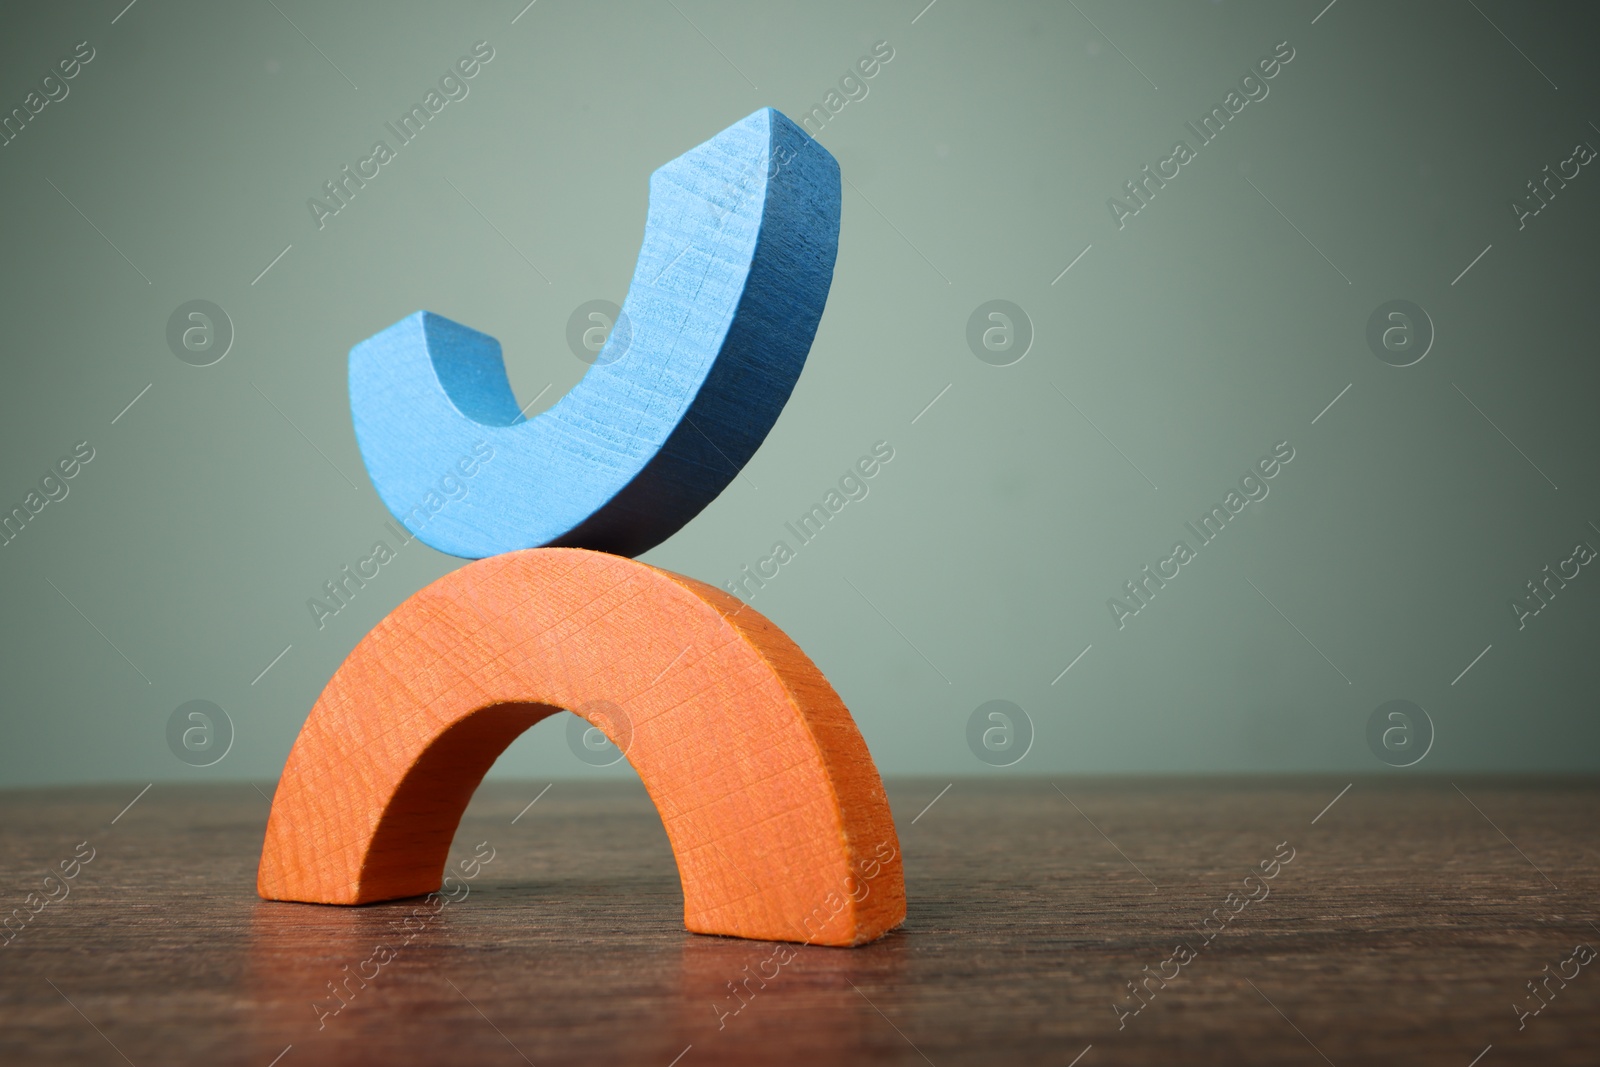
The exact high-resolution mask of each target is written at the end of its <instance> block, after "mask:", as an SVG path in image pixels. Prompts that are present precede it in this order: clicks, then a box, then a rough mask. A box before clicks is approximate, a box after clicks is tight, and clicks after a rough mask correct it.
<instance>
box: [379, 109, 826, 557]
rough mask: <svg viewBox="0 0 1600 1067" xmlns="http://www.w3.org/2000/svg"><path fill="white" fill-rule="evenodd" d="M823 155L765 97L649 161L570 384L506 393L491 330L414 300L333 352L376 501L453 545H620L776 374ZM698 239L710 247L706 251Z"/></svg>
mask: <svg viewBox="0 0 1600 1067" xmlns="http://www.w3.org/2000/svg"><path fill="white" fill-rule="evenodd" d="M839 210H840V203H839V170H838V164H837V163H836V162H835V161H834V159H833V157H832V156H831V155H830V154H829V153H828V152H827V150H826V149H824V148H823V147H822V146H821V145H820V144H818V143H817V142H816V141H815V140H813V139H812V138H811V137H810V136H809V135H808V134H806V133H805V132H804V131H803V130H801V129H800V128H799V127H797V126H795V125H794V123H792V122H790V121H789V120H788V119H787V118H785V117H784V116H783V115H781V114H780V113H778V112H776V111H774V110H772V109H770V108H764V109H762V110H760V111H758V112H756V113H755V114H753V115H751V116H749V117H748V118H746V119H744V120H742V121H740V122H739V123H737V124H735V125H734V126H731V127H729V128H728V129H726V130H724V131H723V132H722V133H719V134H718V135H717V136H716V137H713V138H712V139H711V140H709V141H707V142H706V143H704V144H702V145H700V146H698V147H697V148H695V149H693V150H691V151H689V152H687V153H685V154H684V155H682V156H679V157H678V158H677V159H675V160H673V161H671V162H670V163H668V164H666V165H665V166H663V167H661V168H660V169H659V170H657V171H656V172H655V173H654V174H653V175H651V178H650V207H649V214H648V219H647V222H646V226H645V234H644V240H643V243H642V247H641V249H640V253H639V259H638V263H637V265H636V267H635V269H634V276H633V281H632V283H631V285H630V286H629V289H628V295H627V298H626V300H625V301H624V303H623V312H624V314H625V315H626V316H627V318H628V320H629V322H630V325H631V340H630V342H629V344H628V347H627V350H626V352H625V353H624V354H622V355H621V356H620V357H618V358H615V361H614V362H608V360H610V359H611V358H612V357H614V356H616V355H617V353H616V350H615V349H613V348H611V345H612V343H613V342H614V341H615V340H616V339H617V337H618V336H620V334H621V331H614V332H613V336H612V338H611V339H610V340H608V342H607V348H606V349H603V350H602V352H601V355H600V358H599V360H597V362H596V363H595V364H594V365H593V366H591V367H590V369H589V371H588V373H587V374H585V375H584V377H583V379H582V380H581V381H580V382H579V383H578V384H577V385H576V386H574V387H573V389H572V391H571V392H569V393H568V394H567V395H566V396H564V397H562V398H561V400H559V401H558V402H557V403H556V404H555V405H554V406H552V407H551V408H550V409H549V410H547V411H545V412H543V413H542V414H540V415H539V416H537V417H535V418H533V419H531V420H530V419H524V418H523V417H522V416H521V414H520V413H519V410H518V406H517V402H516V399H515V397H514V395H513V394H512V391H511V387H510V384H509V382H508V381H507V380H506V375H505V365H504V362H503V360H502V358H501V354H500V345H499V343H498V342H497V341H495V339H494V338H492V337H489V336H487V335H485V334H482V333H479V332H477V331H475V330H472V329H469V328H468V327H466V326H462V325H460V324H458V323H455V322H451V321H450V320H449V319H445V318H443V317H441V316H438V315H434V314H432V313H430V312H417V313H416V314H414V315H411V316H408V317H407V318H405V319H402V320H401V321H400V322H398V323H396V324H395V325H393V326H391V327H389V328H388V329H387V330H384V331H383V332H382V333H379V334H377V335H375V336H373V337H371V338H369V339H367V340H366V341H363V342H361V343H360V344H358V345H356V346H355V348H353V349H352V350H351V352H350V404H351V416H352V421H353V422H354V425H355V431H356V439H357V443H358V445H359V446H360V449H361V454H362V459H363V461H364V462H365V463H366V466H367V471H368V474H369V475H370V476H371V478H372V481H373V484H374V486H375V487H376V488H377V490H378V494H379V496H380V498H381V499H382V500H383V502H384V505H385V506H386V507H388V509H389V510H390V511H391V512H392V513H393V514H394V515H395V516H396V517H397V518H398V519H399V520H400V521H401V522H402V523H403V524H404V525H405V526H406V527H407V529H409V530H410V531H411V532H412V533H413V534H415V535H416V536H417V537H418V538H419V539H421V540H422V541H424V542H425V543H427V544H429V545H432V546H433V547H434V548H437V549H439V550H440V551H443V552H447V553H450V554H452V555H457V556H464V557H469V558H481V557H484V556H489V555H494V554H497V553H500V552H506V551H512V550H515V549H520V548H531V547H536V546H540V545H564V546H577V547H585V548H594V549H598V550H601V551H608V552H613V553H616V554H618V555H624V556H635V555H638V554H639V553H641V552H644V551H646V550H647V549H649V548H651V547H653V546H655V545H657V544H659V543H660V542H661V541H663V540H665V539H666V538H667V537H670V536H671V535H672V534H673V533H675V532H676V531H677V530H678V529H680V528H681V527H682V526H683V525H684V524H685V523H687V522H688V521H689V520H690V519H692V518H693V517H694V516H695V515H696V514H698V513H699V512H700V510H701V509H703V508H704V507H705V506H706V505H707V504H709V503H710V502H711V501H712V500H713V499H715V498H716V496H717V494H718V493H720V492H721V491H722V489H723V488H725V487H726V486H727V484H728V483H729V482H730V481H731V480H732V479H733V478H734V477H735V476H736V475H737V474H738V471H739V469H740V468H741V467H742V466H743V465H744V463H745V462H746V461H748V460H749V458H750V456H751V455H753V454H754V452H755V450H756V449H757V448H758V447H759V446H760V444H761V442H762V440H764V439H765V437H766V435H767V433H768V431H769V430H770V429H771V428H772V425H773V423H774V422H775V421H776V420H777V417H778V414H779V413H780V412H781V411H782V410H783V406H784V404H785V403H786V402H787V401H788V398H789V395H790V393H791V391H792V390H793V388H794V384H795V381H796V380H797V378H798V377H799V374H800V371H801V369H802V368H803V367H804V365H805V359H806V355H807V353H808V352H809V350H810V347H811V341H812V339H813V337H814V336H815V334H816V329H817V324H818V322H819V321H820V319H821V315H822V309H823V306H824V304H825V303H826V301H827V295H828V289H829V286H830V285H831V282H832V278H833V265H834V259H835V257H836V255H837V250H838V234H839ZM707 249H715V250H717V252H718V254H717V255H715V256H713V255H710V254H708V253H707V252H706V250H707Z"/></svg>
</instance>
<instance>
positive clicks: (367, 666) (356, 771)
mask: <svg viewBox="0 0 1600 1067" xmlns="http://www.w3.org/2000/svg"><path fill="white" fill-rule="evenodd" d="M561 709H569V710H572V711H575V712H577V713H578V714H580V715H582V716H583V717H584V718H586V719H588V720H589V721H590V722H591V723H592V724H593V725H595V726H596V727H598V728H599V729H601V730H602V731H604V732H605V733H606V735H607V736H608V737H610V738H611V740H612V741H613V742H614V743H616V744H617V745H618V747H620V748H622V749H623V750H624V751H625V752H626V753H627V756H628V759H629V761H630V762H631V763H632V764H633V767H634V769H635V770H636V771H638V773H639V777H640V779H641V780H642V781H643V782H644V785H645V788H646V789H647V790H648V791H649V794H650V797H651V799H652V800H653V801H654V802H655V805H656V808H657V810H658V811H659V812H660V814H661V821H662V823H663V825H664V826H665V828H666V831H667V836H668V838H669V839H670V841H671V843H672V850H673V854H674V856H675V857H676V859H677V864H678V873H679V877H680V879H681V881H682V883H683V904H684V925H685V926H686V927H688V929H690V930H692V931H694V932H697V933H705V934H727V935H731V936H735V937H747V938H758V939H763V940H777V941H800V942H809V943H812V944H822V945H857V944H861V943H863V942H866V941H871V940H874V939H876V938H878V937H881V936H882V935H883V934H884V933H886V932H888V931H889V930H892V929H894V928H895V927H896V926H898V925H900V923H901V922H903V921H904V919H905V909H906V904H905V883H904V879H903V877H902V869H901V864H900V845H899V839H898V838H897V837H896V835H895V829H894V822H893V819H892V818H891V816H890V813H889V804H888V799H887V797H886V796H885V794H884V791H883V783H882V781H881V780H880V779H879V777H878V772H877V768H876V767H875V766H874V765H873V763H872V757H871V755H870V754H869V753H868V752H867V746H866V742H865V741H863V740H862V738H861V734H860V731H858V730H857V729H856V725H855V722H854V720H852V719H851V717H850V713H849V711H848V710H846V708H845V706H844V703H843V702H842V701H841V700H840V699H839V696H838V694H837V693H835V692H834V691H833V687H832V686H830V685H829V684H828V681H827V679H826V678H824V677H823V676H822V672H821V671H819V670H818V669H817V667H816V665H815V664H813V663H812V662H811V660H810V659H808V658H807V657H806V655H805V653H803V652H802V651H801V650H800V648H799V646H797V645H796V644H795V643H794V642H793V641H791V640H790V639H789V638H788V636H787V635H785V634H784V633H783V631H782V630H780V629H778V627H777V626H775V625H773V624H772V623H771V622H769V621H768V620H767V619H766V618H764V617H763V616H761V615H760V614H758V613H757V612H756V611H755V610H753V609H752V608H750V607H748V606H746V605H744V604H743V603H741V602H740V601H739V600H737V599H736V598H734V597H731V596H729V595H728V594H727V593H724V592H722V591H721V590H719V589H716V588H714V587H712V586H709V585H706V584H704V583H702V582H698V581H695V580H694V579H692V578H685V577H683V576H682V575H678V574H673V573H671V572H670V571H664V570H659V569H657V568H655V567H651V566H649V565H647V564H643V563H638V562H636V561H634V560H630V559H625V558H622V557H619V556H613V555H609V554H607V553H602V552H590V551H586V550H582V549H563V548H537V549H527V550H524V551H519V552H510V553H506V554H503V555H498V556H492V557H490V558H487V559H482V560H478V561H477V562H475V563H471V564H468V565H467V566H465V567H463V568H461V569H460V570H457V571H454V572H452V573H451V574H448V575H446V576H445V577H443V578H441V579H439V580H438V581H436V582H434V583H433V584H432V585H429V586H427V587H426V588H424V589H422V590H421V591H420V592H418V593H416V594H415V595H414V596H412V597H410V598H409V599H408V600H406V601H405V603H403V604H401V605H400V606H399V607H398V608H396V609H395V610H394V611H393V612H392V613H391V614H390V615H389V616H388V618H386V619H384V620H383V621H382V622H381V623H379V624H378V625H377V626H376V627H374V628H373V630H372V631H371V632H370V633H369V634H367V636H366V637H365V638H363V639H362V640H361V642H360V644H358V645H357V646H356V647H355V649H354V650H353V651H352V652H351V653H350V656H349V658H347V659H346V660H345V662H344V664H343V665H342V666H340V668H339V670H338V671H337V672H336V673H335V674H334V676H333V678H332V680H331V681H329V683H328V685H327V687H326V688H325V689H324V690H323V691H322V695H321V697H320V698H319V699H318V700H317V703H316V706H315V707H314V708H312V710H311V715H310V717H309V719H307V721H306V724H305V726H304V728H303V729H302V730H301V732H300V736H299V738H298V739H297V740H296V741H295V745H294V749H293V751H292V752H291V753H290V754H289V762H288V764H287V766H286V767H285V768H284V773H283V777H282V779H281V780H280V781H279V783H278V790H277V794H276V796H275V797H274V799H273V802H272V814H271V816H270V817H269V819H268V822H267V835H266V842H265V845H264V847H263V849H262V854H261V867H260V873H259V876H258V882H257V886H258V889H259V891H260V893H261V895H262V896H263V897H265V898H267V899H269V900H293V901H307V902H313V903H323V904H364V903H369V902H372V901H379V900H390V899H394V898H397V897H406V896H415V895H419V894H423V893H428V892H432V891H434V890H436V889H438V888H439V886H440V884H441V880H442V877H443V870H444V865H445V861H446V858H447V856H446V853H447V850H448V849H449V847H450V842H451V838H452V837H453V836H454V834H455V830H456V826H457V824H458V823H459V822H460V819H461V814H462V812H463V811H464V810H465V808H466V805H467V801H468V800H469V799H470V798H471V796H472V793H473V791H474V790H475V789H476V788H477V786H478V783H479V782H480V781H481V780H482V778H483V775H484V774H485V772H487V771H488V769H489V766H490V764H492V763H493V762H494V760H495V758H496V757H497V756H499V754H500V753H501V752H502V751H504V749H505V748H506V746H507V745H509V744H510V743H511V741H512V740H513V739H514V738H516V737H517V735H519V734H521V733H522V731H524V730H526V729H527V728H528V727H529V726H532V725H533V724H534V723H536V722H538V721H539V720H541V719H543V718H545V717H546V716H548V715H551V714H554V713H555V712H557V711H558V710H561Z"/></svg>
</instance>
